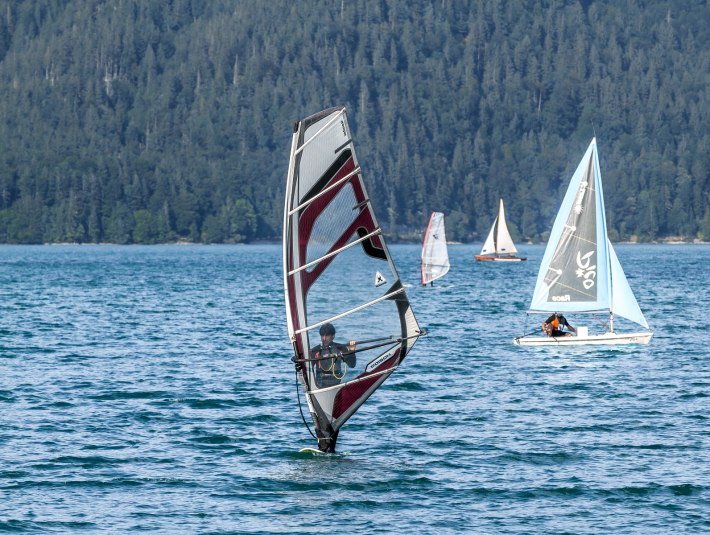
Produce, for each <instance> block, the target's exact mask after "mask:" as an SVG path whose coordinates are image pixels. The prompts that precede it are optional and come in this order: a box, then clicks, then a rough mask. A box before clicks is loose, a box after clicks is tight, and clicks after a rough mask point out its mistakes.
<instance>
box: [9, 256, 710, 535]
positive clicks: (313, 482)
mask: <svg viewBox="0 0 710 535" xmlns="http://www.w3.org/2000/svg"><path fill="white" fill-rule="evenodd" d="M521 249H523V252H524V253H526V254H527V255H528V256H529V259H530V260H529V261H528V262H525V263H522V264H503V265H491V264H489V263H485V264H484V263H475V262H474V261H473V258H472V256H473V254H474V253H476V252H478V247H475V246H472V245H471V246H469V245H461V246H453V247H451V248H450V253H451V257H452V258H451V263H452V270H451V272H450V273H449V274H448V275H447V276H446V277H445V278H444V279H441V280H440V281H438V282H437V283H436V285H435V286H434V288H421V287H419V286H418V285H417V282H418V280H419V273H418V269H419V247H418V246H415V245H400V246H394V247H392V253H393V256H394V258H395V261H396V262H397V264H398V266H399V271H400V275H401V277H402V279H403V280H404V281H405V282H407V283H409V284H410V285H411V286H410V288H409V295H410V299H411V301H412V307H413V309H414V311H415V313H416V314H417V316H418V318H419V320H420V322H421V324H422V325H423V326H425V327H427V328H428V329H429V330H430V335H429V336H427V337H425V338H423V339H421V340H420V342H419V343H417V345H416V346H415V348H414V349H413V351H412V352H411V354H410V355H409V356H408V357H407V359H406V360H405V361H404V364H403V366H402V367H401V368H400V370H399V371H398V372H397V373H396V374H395V375H393V376H392V377H391V378H390V379H389V380H388V381H387V382H386V383H385V384H384V386H383V387H382V388H381V389H380V390H379V391H378V392H377V393H375V395H374V396H373V397H372V398H371V399H370V400H369V401H368V402H367V403H366V404H365V405H364V406H363V407H362V408H361V410H360V411H359V412H358V413H357V414H356V415H355V416H354V417H353V418H352V419H351V420H350V421H349V422H348V423H347V424H346V425H345V427H344V428H343V430H342V432H341V434H340V439H339V442H338V448H339V451H340V453H339V454H336V455H311V454H299V453H298V450H299V449H300V448H303V447H305V446H313V445H314V441H313V440H312V439H311V438H310V436H309V434H308V432H307V431H306V429H305V428H304V426H303V424H302V422H301V420H300V416H299V413H298V408H297V404H296V397H295V376H294V373H293V369H292V365H291V363H290V361H289V358H290V357H291V348H290V345H289V342H288V339H287V335H286V328H285V319H284V308H283V286H282V275H281V250H280V247H279V246H277V245H254V246H150V247H141V246H133V247H121V246H38V247H30V246H18V247H13V246H3V247H0V303H2V310H3V313H2V317H1V318H0V531H3V530H4V531H17V532H62V533H63V532H69V531H79V532H87V533H94V532H111V533H130V532H150V533H227V532H261V533H263V532H287V533H291V532H294V533H295V532H298V533H308V532H321V533H328V532H336V531H343V532H348V533H353V532H358V533H370V532H389V531H392V532H409V533H458V532H470V533H644V534H645V533H671V532H672V533H700V532H703V531H704V532H708V531H710V520H709V518H710V512H709V511H710V507H708V505H709V504H708V486H709V485H710V481H709V478H710V462H709V461H710V455H709V453H708V452H709V451H710V449H709V447H708V446H709V440H708V438H709V433H708V430H709V429H710V428H709V427H708V407H709V404H708V386H709V385H710V374H709V367H708V349H707V345H708V342H709V339H708V335H707V332H708V323H709V321H708V314H709V311H710V290H709V289H708V287H709V285H708V283H709V282H710V281H709V276H708V273H709V272H710V269H709V268H710V247H708V246H701V245H695V246H690V245H688V246H661V245H643V246H641V245H637V246H632V245H620V246H617V252H618V256H619V259H620V261H621V264H622V265H623V266H624V268H625V270H626V273H627V275H628V278H629V282H630V284H631V287H632V288H633V289H634V291H635V293H636V296H637V298H638V301H639V303H640V305H641V308H642V309H643V310H644V311H645V313H646V316H647V319H648V321H649V323H650V324H651V326H652V328H654V330H655V335H654V337H653V339H652V341H651V344H650V345H648V346H628V347H622V348H618V349H605V348H599V347H595V348H551V349H535V348H532V349H530V348H528V349H524V348H518V347H515V346H513V345H512V344H511V338H512V337H513V336H516V335H518V334H521V333H522V332H523V331H524V330H525V329H526V326H525V314H524V310H525V309H526V308H527V305H528V302H529V298H530V294H531V292H532V289H533V285H534V280H535V276H536V272H537V267H538V265H539V261H540V258H541V256H542V252H543V247H542V246H524V247H522V248H521ZM569 319H570V321H571V322H572V323H573V324H575V322H576V321H577V320H578V318H574V317H569ZM533 324H534V322H532V323H531V322H530V321H529V320H528V324H527V328H528V329H529V328H530V327H531V326H532V325H533Z"/></svg>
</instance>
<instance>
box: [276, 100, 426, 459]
mask: <svg viewBox="0 0 710 535" xmlns="http://www.w3.org/2000/svg"><path fill="white" fill-rule="evenodd" d="M283 270H284V290H285V301H286V303H285V304H286V320H287V325H288V334H289V339H290V341H291V344H292V345H293V351H294V356H293V358H292V361H293V363H294V364H295V368H296V376H297V383H296V384H297V385H299V384H300V385H302V386H303V389H304V391H305V398H306V403H307V405H308V411H309V412H310V415H311V418H312V420H313V424H314V428H315V429H314V430H313V431H311V433H312V434H313V437H314V438H315V439H316V440H317V441H318V451H322V452H333V451H335V445H336V441H337V439H338V434H339V432H340V428H341V427H342V426H343V424H345V422H346V421H347V420H348V419H349V418H350V417H351V416H352V415H353V414H354V413H355V411H357V410H358V408H359V407H360V406H361V405H362V404H363V403H365V401H366V400H367V399H368V398H369V397H370V396H371V395H372V394H373V393H374V392H375V390H377V389H378V388H379V387H380V385H381V384H382V383H383V382H384V381H385V379H387V378H388V377H389V376H390V375H391V374H392V372H394V371H395V370H396V369H397V368H398V367H399V365H400V363H401V362H402V360H403V359H404V358H405V356H406V355H407V354H408V353H409V350H410V349H411V348H412V346H413V345H414V343H415V342H416V341H417V339H418V338H419V336H421V335H423V334H424V331H423V330H420V328H419V324H418V323H417V320H416V318H415V317H414V313H413V312H412V309H411V307H410V306H409V300H408V299H407V294H406V292H405V288H404V285H403V284H402V281H401V280H400V278H399V275H398V274H397V270H396V268H395V265H394V261H393V259H392V257H391V255H390V253H389V250H388V248H387V245H386V244H385V240H384V236H383V234H382V229H381V228H380V225H379V224H378V223H377V219H376V218H375V213H374V211H373V208H372V202H371V201H370V196H369V195H368V193H367V190H366V189H365V182H364V180H363V178H362V171H361V169H360V163H359V162H358V159H357V157H356V155H355V146H354V143H353V136H352V132H351V131H350V126H349V124H348V118H347V115H346V112H345V108H343V107H337V108H330V109H327V110H324V111H321V112H319V113H316V114H315V115H311V116H310V117H307V118H305V119H303V120H301V121H298V122H297V123H296V127H295V131H294V133H293V137H292V141H291V154H290V158H289V166H288V179H287V184H286V198H285V208H284V226H283ZM328 336H330V339H328ZM333 336H338V337H339V338H340V340H341V342H347V345H346V344H345V343H336V342H335V341H334V339H333ZM298 400H299V405H300V401H301V397H300V395H299V396H298ZM375 413H376V411H371V412H370V413H369V414H368V416H363V417H362V418H361V419H360V422H359V423H360V425H363V423H367V420H368V419H372V418H375V417H376V415H375ZM301 414H302V415H303V413H301ZM303 421H304V423H306V418H305V417H304V418H303ZM306 425H307V426H308V424H307V423H306ZM308 429H309V430H310V429H311V428H310V427H308ZM373 440H374V437H373ZM307 450H308V451H314V450H311V449H310V448H308V449H307Z"/></svg>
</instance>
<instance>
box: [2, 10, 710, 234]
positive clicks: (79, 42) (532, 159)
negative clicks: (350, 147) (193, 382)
mask: <svg viewBox="0 0 710 535" xmlns="http://www.w3.org/2000/svg"><path fill="white" fill-rule="evenodd" d="M675 6H676V4H674V3H672V2H667V1H653V0H649V1H644V2H637V1H632V0H629V1H622V2H616V1H611V0H604V1H589V0H584V1H580V0H578V1H570V0H556V1H551V2H535V1H528V0H510V1H503V0H493V1H490V2H468V1H466V0H437V1H434V2H429V1H423V0H412V1H409V2H398V1H397V0H374V1H373V0H351V1H348V2H345V1H344V0H341V1H340V2H331V1H325V0H301V1H299V2H286V1H283V0H273V1H270V2H233V1H230V0H213V1H209V2H208V1H205V0H143V1H139V0H111V1H102V0H74V1H69V0H46V1H44V2H41V3H40V2H34V1H29V0H0V118H1V120H0V134H1V137H0V139H2V143H0V242H5V243H43V242H113V243H157V242H168V241H176V240H182V241H191V242H206V243H212V242H227V243H229V242H241V241H252V240H258V239H278V238H279V236H280V231H281V228H280V226H281V221H282V213H281V211H282V208H283V194H284V186H285V176H286V171H287V169H286V168H287V160H288V151H289V148H290V136H291V132H292V126H293V123H294V121H295V120H297V119H300V118H303V117H305V116H307V115H310V114H312V113H315V112H317V111H319V110H321V109H323V108H326V107H330V106H333V105H341V104H344V105H346V106H347V107H348V108H349V116H350V120H351V123H352V127H353V132H354V135H355V144H356V150H357V151H358V156H359V159H360V162H361V165H362V168H363V173H364V178H365V180H366V182H367V185H368V189H369V190H370V196H371V198H372V200H373V202H374V204H375V209H376V212H377V213H378V214H379V218H380V222H381V223H382V224H383V227H385V231H386V232H387V233H388V234H389V235H391V236H393V237H395V238H400V239H412V238H417V237H418V236H420V235H421V232H422V230H423V229H424V227H425V226H426V222H427V220H428V217H429V214H430V213H431V211H434V210H436V211H443V212H444V213H446V215H447V235H449V236H451V237H452V238H453V239H457V240H482V239H483V238H484V237H485V234H486V233H487V231H488V229H489V227H490V225H491V223H492V221H493V218H494V217H495V212H496V210H497V204H498V198H499V197H502V198H503V199H504V201H505V203H506V211H507V216H508V222H509V226H510V228H511V232H512V234H513V237H514V239H516V240H524V239H528V240H535V241H538V240H544V239H545V238H546V235H547V232H549V229H550V227H551V223H552V220H553V218H554V216H555V214H556V211H557V209H558V207H559V203H560V201H561V198H562V196H563V194H564V191H565V189H566V186H567V184H568V181H569V178H570V176H571V174H572V172H573V171H574V168H575V167H576V165H577V163H578V162H579V160H580V158H581V157H582V155H583V153H584V150H585V149H586V146H587V145H588V143H589V141H590V139H591V138H592V136H594V135H596V137H597V141H598V146H599V153H600V163H601V171H602V176H603V179H604V192H605V197H606V208H607V216H608V225H609V229H610V234H611V237H612V239H613V240H618V239H631V238H634V237H635V238H637V239H639V240H653V239H656V238H659V237H665V236H683V237H686V238H706V239H707V238H708V237H710V203H708V196H709V195H710V193H708V192H709V191H710V188H708V170H709V169H710V135H709V134H708V128H707V124H708V117H707V113H708V109H709V108H710V107H709V106H708V104H709V102H708V97H707V92H708V84H707V66H708V64H710V61H709V60H710V54H709V52H708V50H709V49H708V32H707V31H706V28H707V26H708V23H709V22H710V20H709V18H710V16H709V15H708V12H707V9H706V4H705V2H703V1H701V0H691V1H688V2H685V3H683V5H682V6H679V7H675Z"/></svg>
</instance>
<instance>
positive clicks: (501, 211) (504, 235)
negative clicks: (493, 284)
mask: <svg viewBox="0 0 710 535" xmlns="http://www.w3.org/2000/svg"><path fill="white" fill-rule="evenodd" d="M517 252H518V250H517V249H516V248H515V244H514V243H513V238H511V237H510V232H508V225H506V224H505V208H504V207H503V199H501V200H500V204H499V206H498V216H497V217H496V218H495V221H493V226H492V227H491V231H490V232H489V233H488V237H487V238H486V242H485V243H484V244H483V249H481V254H477V255H475V257H474V258H475V259H476V260H480V261H483V262H485V261H496V262H520V261H522V260H527V258H523V257H520V256H515V253H517Z"/></svg>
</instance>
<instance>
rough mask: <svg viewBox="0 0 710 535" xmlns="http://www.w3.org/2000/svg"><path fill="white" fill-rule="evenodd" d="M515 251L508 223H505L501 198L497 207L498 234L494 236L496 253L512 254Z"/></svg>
mask: <svg viewBox="0 0 710 535" xmlns="http://www.w3.org/2000/svg"><path fill="white" fill-rule="evenodd" d="M494 226H495V225H494ZM517 252H518V250H517V249H516V248H515V245H514V244H513V238H511V237H510V232H508V225H506V223H505V208H503V199H501V200H500V206H499V208H498V236H497V238H496V253H498V254H513V253H517Z"/></svg>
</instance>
